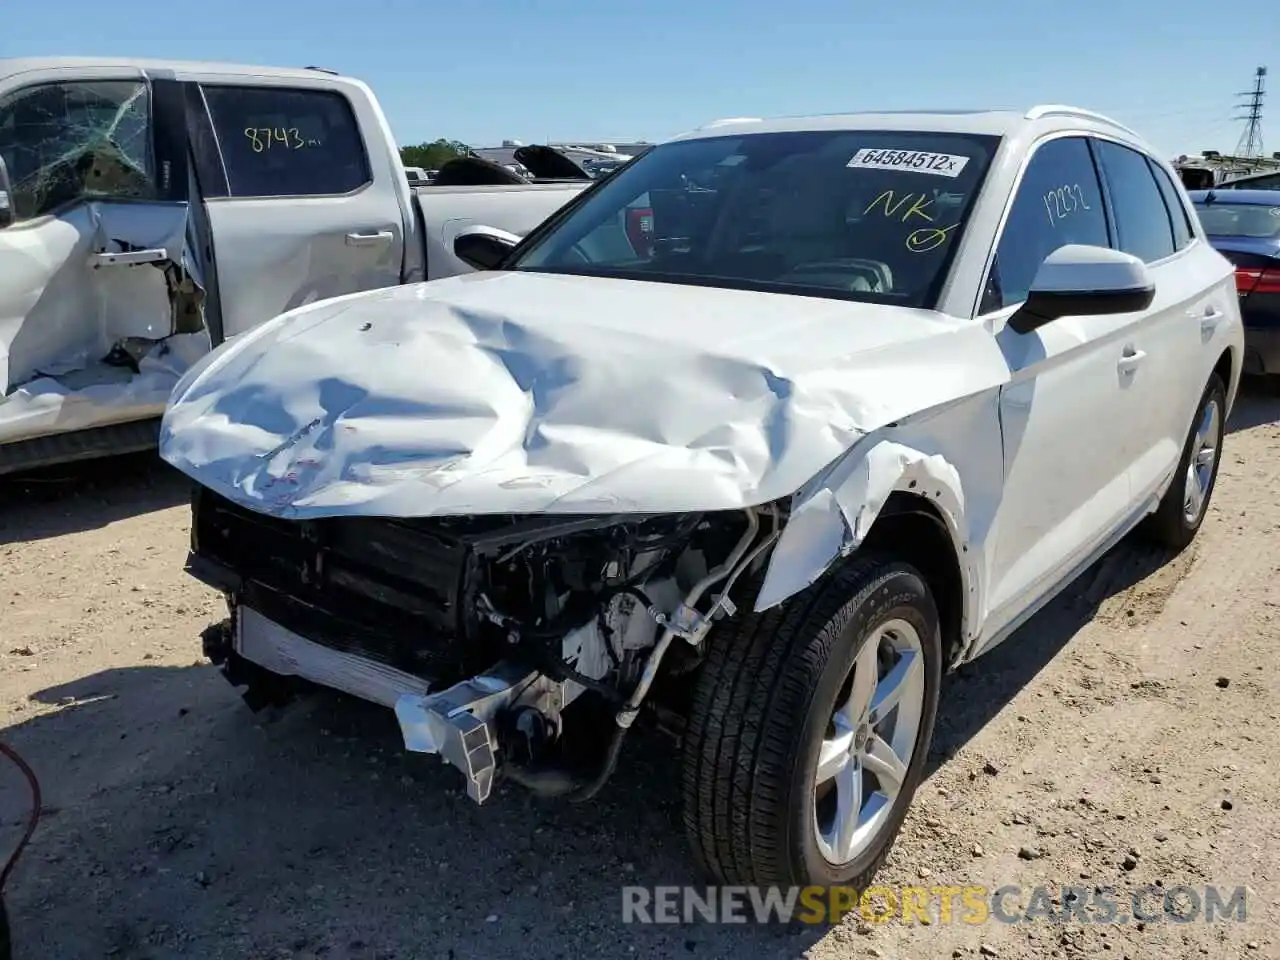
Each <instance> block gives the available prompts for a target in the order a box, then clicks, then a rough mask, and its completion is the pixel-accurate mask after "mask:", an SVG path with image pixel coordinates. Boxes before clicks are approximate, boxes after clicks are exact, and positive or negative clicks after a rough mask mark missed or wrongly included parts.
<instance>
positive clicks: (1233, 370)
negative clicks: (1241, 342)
mask: <svg viewBox="0 0 1280 960" xmlns="http://www.w3.org/2000/svg"><path fill="white" fill-rule="evenodd" d="M1243 370H1244V365H1243V362H1239V363H1238V362H1237V361H1236V357H1235V351H1234V350H1233V349H1232V348H1231V347H1227V348H1226V349H1225V350H1223V351H1222V355H1221V356H1219V357H1218V361H1217V363H1215V364H1214V365H1213V372H1214V373H1216V374H1217V375H1218V378H1219V379H1220V380H1221V381H1222V386H1223V387H1224V388H1225V389H1226V391H1227V409H1226V411H1225V412H1226V413H1230V412H1231V408H1232V407H1234V406H1235V397H1236V391H1237V390H1239V388H1240V374H1241V373H1243Z"/></svg>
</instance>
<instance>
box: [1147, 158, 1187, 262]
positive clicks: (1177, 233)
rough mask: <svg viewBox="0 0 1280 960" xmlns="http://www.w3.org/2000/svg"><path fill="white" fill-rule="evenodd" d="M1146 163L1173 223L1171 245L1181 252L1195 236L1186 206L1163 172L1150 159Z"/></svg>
mask: <svg viewBox="0 0 1280 960" xmlns="http://www.w3.org/2000/svg"><path fill="white" fill-rule="evenodd" d="M1147 163H1148V164H1150V165H1151V173H1152V174H1153V175H1154V176H1155V178H1156V186H1158V187H1159V188H1160V193H1161V194H1162V195H1163V196H1164V204H1165V206H1166V207H1168V208H1169V219H1170V220H1171V221H1172V222H1173V245H1174V248H1175V249H1177V250H1181V249H1182V248H1183V247H1185V246H1186V245H1187V244H1188V243H1190V242H1191V238H1192V237H1193V236H1195V231H1193V230H1192V229H1191V219H1190V217H1188V215H1187V206H1186V204H1184V203H1183V202H1182V197H1181V196H1180V195H1179V194H1178V190H1177V188H1176V187H1174V185H1173V180H1171V179H1170V178H1169V175H1168V174H1167V173H1165V172H1164V169H1163V168H1162V167H1160V166H1158V165H1157V164H1156V163H1155V161H1153V160H1152V159H1151V158H1150V157H1148V158H1147Z"/></svg>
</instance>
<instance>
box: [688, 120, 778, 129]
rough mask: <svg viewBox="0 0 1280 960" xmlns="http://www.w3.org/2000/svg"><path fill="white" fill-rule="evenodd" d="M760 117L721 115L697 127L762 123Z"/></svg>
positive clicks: (708, 127)
mask: <svg viewBox="0 0 1280 960" xmlns="http://www.w3.org/2000/svg"><path fill="white" fill-rule="evenodd" d="M763 122H764V119H763V118H761V117H722V118H721V119H719V120H712V121H711V122H710V123H704V124H703V125H702V126H700V127H698V129H699V130H710V129H711V128H712V127H723V126H727V125H728V124H730V123H763Z"/></svg>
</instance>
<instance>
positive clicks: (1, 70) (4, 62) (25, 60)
mask: <svg viewBox="0 0 1280 960" xmlns="http://www.w3.org/2000/svg"><path fill="white" fill-rule="evenodd" d="M56 67H76V68H81V69H83V68H87V67H136V68H137V69H139V70H146V71H148V72H155V71H159V70H172V71H174V72H175V73H197V74H198V73H229V74H237V75H241V76H249V77H276V78H281V79H300V78H302V77H315V76H317V75H328V76H339V74H337V73H335V72H334V71H332V70H326V69H324V68H323V67H264V66H259V65H254V64H243V63H215V62H207V63H206V62H203V61H197V60H153V59H146V58H141V59H134V58H132V57H15V58H4V57H0V78H4V77H11V76H15V75H17V74H20V73H26V72H27V71H29V70H48V69H50V68H56Z"/></svg>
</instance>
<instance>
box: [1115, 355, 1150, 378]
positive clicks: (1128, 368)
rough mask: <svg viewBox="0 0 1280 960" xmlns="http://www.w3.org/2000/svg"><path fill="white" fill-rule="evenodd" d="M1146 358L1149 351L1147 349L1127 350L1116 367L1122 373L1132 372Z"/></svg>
mask: <svg viewBox="0 0 1280 960" xmlns="http://www.w3.org/2000/svg"><path fill="white" fill-rule="evenodd" d="M1146 358H1147V352H1146V351H1145V350H1126V351H1125V353H1124V356H1122V357H1121V358H1120V362H1119V363H1117V364H1116V367H1117V368H1118V369H1119V370H1120V372H1121V373H1132V372H1133V371H1134V370H1136V369H1138V365H1139V364H1140V363H1142V361H1143V360H1145V359H1146Z"/></svg>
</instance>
